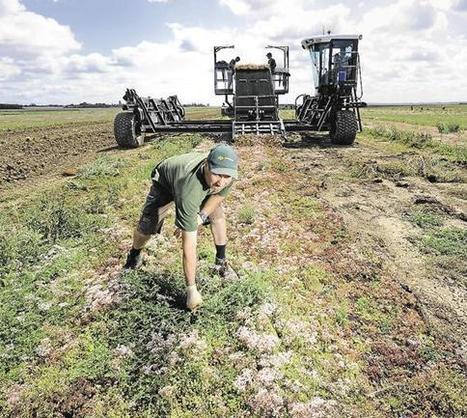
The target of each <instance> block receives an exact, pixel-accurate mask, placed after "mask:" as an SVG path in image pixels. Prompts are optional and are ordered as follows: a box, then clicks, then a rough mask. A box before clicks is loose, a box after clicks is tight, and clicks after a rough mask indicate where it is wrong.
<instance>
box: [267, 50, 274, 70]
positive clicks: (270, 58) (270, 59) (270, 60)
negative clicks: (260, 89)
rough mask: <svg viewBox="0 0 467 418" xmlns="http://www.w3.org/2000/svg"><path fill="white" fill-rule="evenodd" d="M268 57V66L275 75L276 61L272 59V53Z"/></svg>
mask: <svg viewBox="0 0 467 418" xmlns="http://www.w3.org/2000/svg"><path fill="white" fill-rule="evenodd" d="M266 57H267V58H268V65H269V68H270V69H271V73H272V74H274V72H275V71H276V60H275V59H274V58H273V57H272V54H271V53H270V52H268V53H267V54H266Z"/></svg>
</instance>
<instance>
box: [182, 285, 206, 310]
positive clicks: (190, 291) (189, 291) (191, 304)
mask: <svg viewBox="0 0 467 418" xmlns="http://www.w3.org/2000/svg"><path fill="white" fill-rule="evenodd" d="M202 303H203V298H202V297H201V293H199V292H198V289H197V288H196V284H192V285H191V286H187V287H186V307H187V308H188V309H189V310H190V311H194V310H195V309H196V308H198V307H199V306H200V305H201V304H202Z"/></svg>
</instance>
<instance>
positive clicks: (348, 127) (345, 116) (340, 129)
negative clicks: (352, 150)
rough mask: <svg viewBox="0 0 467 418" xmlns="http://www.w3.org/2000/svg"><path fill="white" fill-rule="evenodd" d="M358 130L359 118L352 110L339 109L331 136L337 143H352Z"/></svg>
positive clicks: (332, 140)
mask: <svg viewBox="0 0 467 418" xmlns="http://www.w3.org/2000/svg"><path fill="white" fill-rule="evenodd" d="M357 131H358V124H357V118H356V117H355V113H354V112H352V111H351V110H338V111H337V112H336V117H335V119H334V121H333V123H332V124H331V130H330V131H329V136H330V137H331V142H332V143H333V144H337V145H352V144H353V142H354V141H355V137H356V135H357Z"/></svg>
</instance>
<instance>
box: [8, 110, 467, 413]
mask: <svg viewBox="0 0 467 418" xmlns="http://www.w3.org/2000/svg"><path fill="white" fill-rule="evenodd" d="M210 111H211V109H204V108H196V110H195V111H194V113H196V112H199V114H203V115H204V116H205V117H210V114H209V112H210ZM203 112H204V113H203ZM194 113H192V114H194ZM197 117H198V116H197ZM365 135H367V137H371V139H375V138H377V137H381V136H380V135H379V134H378V135H376V134H375V137H374V138H373V137H372V135H371V133H369V132H367V133H366V134H365ZM391 135H392V134H391ZM394 136H395V139H391V140H390V141H391V143H397V144H398V145H401V146H404V147H406V149H408V148H412V149H413V150H416V151H417V152H419V151H420V150H422V151H424V152H425V151H426V152H427V154H426V155H423V156H422V157H420V155H416V156H414V155H409V156H408V159H407V161H405V160H404V161H403V162H402V163H401V162H400V160H397V159H395V160H391V159H390V158H388V159H387V160H384V159H383V158H382V159H381V161H377V162H374V161H363V162H359V163H358V164H355V165H354V166H353V167H351V168H352V169H354V170H355V173H356V174H355V175H356V176H357V177H366V176H387V177H391V178H398V177H402V176H406V175H424V176H427V175H430V173H431V174H432V173H433V171H430V170H432V169H434V168H439V170H440V171H441V169H442V168H443V167H445V166H443V165H442V164H444V163H449V164H453V163H452V160H449V161H445V160H442V159H441V158H439V155H436V156H435V157H433V156H432V155H431V154H428V153H429V152H431V151H434V150H435V152H434V154H436V152H437V150H438V149H437V148H436V147H434V146H431V145H429V144H430V142H431V141H433V139H432V138H429V137H424V136H422V137H417V136H416V135H413V136H410V135H408V136H404V135H402V134H399V133H396V134H394ZM383 139H384V140H387V139H389V138H386V137H383ZM201 140H202V137H201V136H200V135H181V136H177V137H167V138H164V139H161V140H158V141H157V142H154V143H152V144H148V145H146V146H145V147H143V148H141V149H137V150H128V151H118V152H110V153H109V156H104V157H102V156H101V157H99V158H97V159H96V160H95V161H94V162H93V163H91V164H89V165H87V166H85V167H82V168H81V169H80V170H79V171H78V174H77V176H75V177H74V178H71V179H60V180H57V181H55V182H50V183H48V184H42V185H39V186H37V187H36V188H35V189H34V191H31V192H30V193H29V194H28V199H24V198H23V197H22V196H20V195H18V198H14V197H12V196H10V198H9V200H8V201H5V202H3V203H2V204H1V209H2V210H1V212H0V213H1V215H0V416H2V417H3V416H4V417H7V416H24V417H33V416H52V415H57V416H58V415H63V416H74V417H83V416H92V417H155V416H157V417H158V416H161V417H163V416H171V417H198V416H203V417H204V416H206V417H211V416H212V417H231V416H239V417H240V416H254V417H263V416H284V417H294V418H297V417H309V416H314V415H316V414H320V416H330V417H331V416H371V417H373V416H375V417H378V416H392V415H394V414H397V415H401V416H402V415H410V414H413V415H415V414H419V415H421V416H434V415H439V416H463V415H465V414H466V413H467V405H466V403H465V397H463V396H462V395H463V391H462V388H463V385H464V380H463V379H464V375H463V374H462V371H460V370H458V368H457V366H456V365H455V361H454V360H453V359H452V358H451V357H449V356H450V355H451V354H449V353H445V352H444V351H443V350H442V349H441V348H440V345H439V342H438V341H435V339H434V337H430V336H428V333H427V332H426V327H425V325H424V324H423V321H422V320H421V318H420V317H419V315H418V313H417V311H416V310H415V308H413V307H414V306H416V303H417V302H416V300H415V298H414V296H413V295H412V294H411V293H409V292H405V291H403V290H401V287H400V285H399V283H398V282H396V281H395V280H393V278H391V277H388V273H387V271H385V270H384V268H383V265H382V263H381V251H382V250H381V246H380V245H377V246H375V247H372V246H371V245H369V246H368V247H362V246H361V245H355V242H356V240H357V239H358V238H357V237H355V236H351V234H350V233H349V231H348V230H347V229H346V225H345V223H344V222H343V221H342V219H341V218H340V217H339V216H337V215H336V212H334V211H332V210H331V208H330V207H329V205H328V203H326V202H325V201H323V200H321V199H319V198H318V197H317V191H316V190H317V185H318V184H319V182H317V181H314V180H313V179H310V177H309V175H308V174H306V172H304V171H303V170H299V169H297V167H298V165H294V164H295V162H294V161H293V160H292V159H288V154H287V152H286V151H284V150H282V149H280V148H267V147H265V148H263V149H262V151H263V152H260V153H258V155H257V156H256V159H255V160H253V159H252V158H249V152H248V150H247V151H245V150H244V149H243V150H242V152H243V155H242V157H243V158H242V171H243V172H244V173H248V177H247V176H245V178H247V180H244V179H242V178H241V179H240V181H239V183H238V187H236V188H235V190H234V191H233V196H230V197H229V200H228V204H227V206H228V209H229V228H230V231H229V249H228V251H229V257H230V261H231V262H232V265H233V266H234V267H235V269H236V270H237V271H238V272H239V273H240V280H234V281H225V280H222V279H221V278H219V277H218V276H217V275H215V274H214V273H213V271H212V269H211V268H210V263H211V262H212V260H213V256H214V254H213V249H212V245H211V237H210V233H209V230H208V229H207V228H206V229H203V230H202V231H201V233H200V237H199V247H200V251H199V258H200V260H199V277H198V284H199V287H200V290H201V292H202V294H203V297H204V300H205V304H204V306H203V307H202V309H200V310H199V311H198V312H196V313H190V312H187V311H186V310H185V309H184V302H185V301H184V296H185V293H184V292H185V285H184V282H183V279H182V265H181V260H180V243H179V242H178V240H177V239H176V238H174V237H173V236H172V235H173V234H172V231H173V225H172V223H173V222H170V221H171V220H173V219H169V220H168V222H166V226H165V227H164V228H165V229H164V234H163V236H162V237H160V238H159V239H157V240H156V239H155V240H153V242H152V243H151V244H150V245H149V246H148V248H147V251H146V254H145V255H146V258H145V259H146V264H145V266H144V267H143V268H142V269H141V270H139V271H137V272H133V271H131V272H123V271H122V269H121V264H122V258H123V256H124V253H125V252H126V251H127V249H128V246H129V245H130V236H131V229H132V228H133V225H134V222H135V220H136V219H137V217H138V215H139V212H140V210H141V205H142V199H143V198H144V196H145V193H146V192H147V189H148V186H149V184H150V180H149V174H150V172H151V169H152V168H153V166H154V164H155V162H157V161H160V160H161V159H163V158H165V157H168V156H171V155H174V154H177V153H182V152H186V151H188V150H190V149H192V148H193V147H194V146H196V145H198V144H199V143H200V142H201ZM420 144H421V145H420ZM450 155H451V154H450ZM454 156H455V154H454V152H453V153H452V158H453V159H454ZM365 158H366V157H365ZM420 158H422V162H421V161H420ZM456 158H457V157H456ZM299 164H301V162H300V163H299ZM446 167H447V166H446ZM449 167H451V166H449ZM358 173H360V174H358ZM357 174H358V175H357ZM439 175H440V174H439ZM248 202H250V203H248ZM251 202H254V204H252V203H251ZM406 218H407V219H408V220H409V221H411V222H413V223H414V224H416V225H418V226H419V227H420V228H422V230H421V231H420V234H421V235H420V237H419V239H417V243H418V244H417V245H421V247H422V248H423V249H424V251H425V252H427V253H428V254H431V255H433V257H436V259H437V262H439V263H441V262H445V263H447V264H448V265H449V263H453V262H454V260H455V259H461V258H465V256H466V255H467V254H466V253H465V248H467V247H466V245H465V241H466V235H465V232H464V230H463V229H460V228H455V227H452V226H446V227H445V221H446V215H445V214H444V213H442V212H440V211H437V210H435V209H432V208H428V207H417V208H415V209H414V210H413V211H412V212H410V213H408V214H407V215H406ZM456 271H458V272H461V266H459V269H458V270H456Z"/></svg>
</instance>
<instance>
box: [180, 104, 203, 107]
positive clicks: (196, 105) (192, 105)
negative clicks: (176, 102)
mask: <svg viewBox="0 0 467 418" xmlns="http://www.w3.org/2000/svg"><path fill="white" fill-rule="evenodd" d="M183 106H186V107H208V106H209V104H204V103H185V104H184V105H183Z"/></svg>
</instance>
